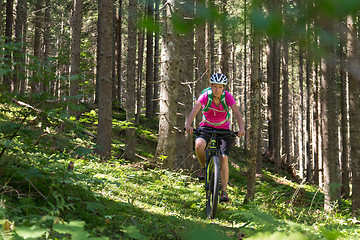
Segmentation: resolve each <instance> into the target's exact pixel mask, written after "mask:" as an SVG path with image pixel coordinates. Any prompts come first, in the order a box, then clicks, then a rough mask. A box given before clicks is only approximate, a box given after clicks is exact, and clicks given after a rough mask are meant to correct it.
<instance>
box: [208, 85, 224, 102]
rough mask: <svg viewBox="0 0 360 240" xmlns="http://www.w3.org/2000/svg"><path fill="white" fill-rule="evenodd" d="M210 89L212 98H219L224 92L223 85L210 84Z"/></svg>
mask: <svg viewBox="0 0 360 240" xmlns="http://www.w3.org/2000/svg"><path fill="white" fill-rule="evenodd" d="M211 89H212V92H213V96H214V97H218V98H220V96H221V93H222V92H223V91H224V85H223V84H217V83H212V84H211Z"/></svg>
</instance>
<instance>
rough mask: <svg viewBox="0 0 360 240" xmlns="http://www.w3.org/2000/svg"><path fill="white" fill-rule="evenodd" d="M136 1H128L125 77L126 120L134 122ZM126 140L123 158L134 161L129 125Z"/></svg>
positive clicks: (134, 140) (134, 142)
mask: <svg viewBox="0 0 360 240" xmlns="http://www.w3.org/2000/svg"><path fill="white" fill-rule="evenodd" d="M136 18H137V12H136V1H135V0H130V1H129V19H128V50H127V78H126V90H127V96H126V121H128V122H129V123H131V124H135V96H136V95H135V81H136V74H135V73H136V65H135V63H136ZM126 137H127V140H128V142H127V143H126V148H125V158H127V159H129V160H131V161H135V146H136V138H135V129H134V125H130V127H128V128H127V129H126Z"/></svg>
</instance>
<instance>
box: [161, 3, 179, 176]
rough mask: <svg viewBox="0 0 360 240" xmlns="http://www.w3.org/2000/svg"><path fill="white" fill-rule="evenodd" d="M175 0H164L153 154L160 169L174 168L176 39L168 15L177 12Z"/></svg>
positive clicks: (177, 70)
mask: <svg viewBox="0 0 360 240" xmlns="http://www.w3.org/2000/svg"><path fill="white" fill-rule="evenodd" d="M178 4H179V2H178V1H176V0H169V1H167V4H166V7H165V8H164V15H163V31H162V34H163V37H162V44H161V46H162V49H161V64H162V65H161V85H160V119H159V139H158V145H157V149H156V157H157V158H158V159H160V160H162V165H163V167H164V168H168V169H174V167H175V159H176V148H177V143H176V136H177V131H178V130H177V129H176V126H177V110H178V104H177V100H178V89H179V82H178V79H179V69H180V68H179V61H178V54H179V53H180V51H179V46H180V45H179V41H178V36H177V35H176V34H175V29H174V27H173V25H172V21H171V18H172V16H173V14H174V13H175V12H177V11H178V7H177V5H178Z"/></svg>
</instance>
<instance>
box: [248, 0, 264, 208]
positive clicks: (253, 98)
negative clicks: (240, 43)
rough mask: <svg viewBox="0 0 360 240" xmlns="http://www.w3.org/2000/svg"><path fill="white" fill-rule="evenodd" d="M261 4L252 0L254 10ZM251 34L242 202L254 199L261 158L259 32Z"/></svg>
mask: <svg viewBox="0 0 360 240" xmlns="http://www.w3.org/2000/svg"><path fill="white" fill-rule="evenodd" d="M260 7H261V4H260V2H259V1H254V5H253V8H254V10H258V9H260ZM253 30H254V32H253V34H252V56H253V57H252V65H251V85H250V123H251V126H250V133H249V140H250V143H249V146H250V149H249V151H250V163H249V170H248V179H247V193H246V196H245V200H244V202H245V203H247V202H250V201H253V200H254V196H255V183H256V179H255V175H256V171H257V169H258V167H257V159H259V158H261V156H259V155H258V153H259V151H258V148H259V147H261V146H259V144H258V143H259V138H260V136H261V128H260V126H261V117H260V106H261V81H260V79H261V78H260V74H261V72H260V69H261V68H260V55H261V54H260V51H261V41H260V37H261V36H260V32H259V31H258V30H257V29H256V28H254V29H253Z"/></svg>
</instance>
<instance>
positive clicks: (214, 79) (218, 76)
mask: <svg viewBox="0 0 360 240" xmlns="http://www.w3.org/2000/svg"><path fill="white" fill-rule="evenodd" d="M210 83H216V84H224V85H226V84H227V83H228V80H227V78H226V76H225V75H224V74H222V73H214V74H213V75H212V76H211V78H210Z"/></svg>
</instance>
